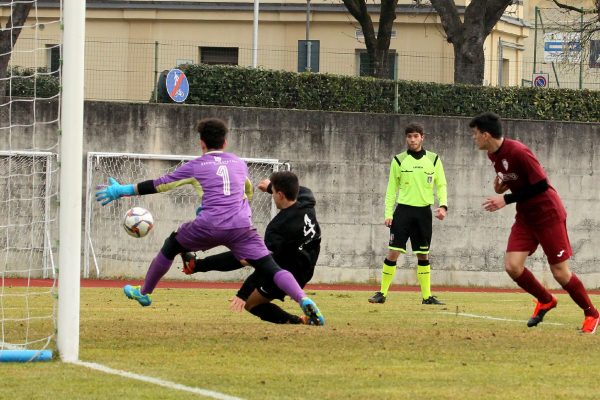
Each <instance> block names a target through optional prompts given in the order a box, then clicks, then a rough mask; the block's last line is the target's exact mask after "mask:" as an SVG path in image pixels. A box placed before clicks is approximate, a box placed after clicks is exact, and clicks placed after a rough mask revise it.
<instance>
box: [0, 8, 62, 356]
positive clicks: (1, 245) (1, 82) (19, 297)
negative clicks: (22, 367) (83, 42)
mask: <svg viewBox="0 0 600 400" xmlns="http://www.w3.org/2000/svg"><path fill="white" fill-rule="evenodd" d="M51 8H52V7H51ZM0 9H1V12H0V25H1V29H0V188H1V189H0V279H1V280H0V285H1V286H0V361H28V360H33V359H40V355H42V354H44V356H43V357H44V358H47V355H48V354H51V353H50V351H49V350H53V349H54V348H56V343H55V339H56V337H55V332H56V314H57V307H56V300H55V299H56V296H55V294H56V293H55V292H56V286H57V284H56V281H57V280H56V279H57V269H56V268H55V265H56V256H55V255H56V252H57V232H58V223H57V218H58V176H59V170H58V157H57V153H58V146H59V139H58V134H57V132H58V131H59V127H60V113H59V109H60V106H59V95H60V74H61V67H60V63H59V62H57V63H51V60H56V61H59V59H60V54H61V45H60V43H61V40H60V38H61V19H62V17H61V8H60V5H59V4H58V3H56V4H55V5H54V8H52V9H51V10H50V11H49V12H48V11H45V12H44V13H43V14H42V13H40V14H38V9H37V1H33V0H31V1H25V0H22V1H5V2H3V3H2V4H1V5H0ZM15 355H16V357H17V358H16V359H15V358H14V357H15Z"/></svg>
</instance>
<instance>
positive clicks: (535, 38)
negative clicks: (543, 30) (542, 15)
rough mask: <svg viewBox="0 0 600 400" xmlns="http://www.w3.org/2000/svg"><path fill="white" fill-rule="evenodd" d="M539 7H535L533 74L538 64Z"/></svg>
mask: <svg viewBox="0 0 600 400" xmlns="http://www.w3.org/2000/svg"><path fill="white" fill-rule="evenodd" d="M538 12H539V8H538V6H535V24H534V27H535V28H534V32H533V72H532V74H535V64H536V62H537V46H538V44H537V40H538V23H537V22H538Z"/></svg>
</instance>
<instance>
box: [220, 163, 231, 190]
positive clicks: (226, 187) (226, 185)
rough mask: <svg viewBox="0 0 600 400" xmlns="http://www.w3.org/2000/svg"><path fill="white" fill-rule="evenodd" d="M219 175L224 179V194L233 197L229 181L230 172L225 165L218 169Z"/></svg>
mask: <svg viewBox="0 0 600 400" xmlns="http://www.w3.org/2000/svg"><path fill="white" fill-rule="evenodd" d="M217 175H218V176H220V177H222V178H223V194H224V195H225V196H230V195H231V182H230V181H229V171H228V170H227V167H226V166H225V165H220V166H219V168H217Z"/></svg>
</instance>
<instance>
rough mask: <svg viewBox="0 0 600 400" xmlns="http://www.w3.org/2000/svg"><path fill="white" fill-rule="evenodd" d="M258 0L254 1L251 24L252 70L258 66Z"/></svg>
mask: <svg viewBox="0 0 600 400" xmlns="http://www.w3.org/2000/svg"><path fill="white" fill-rule="evenodd" d="M259 3H260V0H254V20H253V24H252V68H256V66H257V65H258V8H259V5H260V4H259Z"/></svg>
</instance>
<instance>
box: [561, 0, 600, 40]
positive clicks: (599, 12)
mask: <svg viewBox="0 0 600 400" xmlns="http://www.w3.org/2000/svg"><path fill="white" fill-rule="evenodd" d="M552 2H553V3H554V4H556V6H557V7H558V8H560V9H563V10H567V12H571V11H574V12H576V13H579V14H583V15H584V16H590V15H593V17H591V18H588V19H587V20H586V21H584V24H583V26H581V27H580V30H581V34H582V35H584V36H585V37H586V38H587V39H588V40H589V39H590V38H591V36H592V34H593V33H595V32H599V31H600V0H596V2H595V3H594V8H592V9H585V8H577V7H574V6H571V5H569V4H564V3H561V2H560V1H558V0H552Z"/></svg>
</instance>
